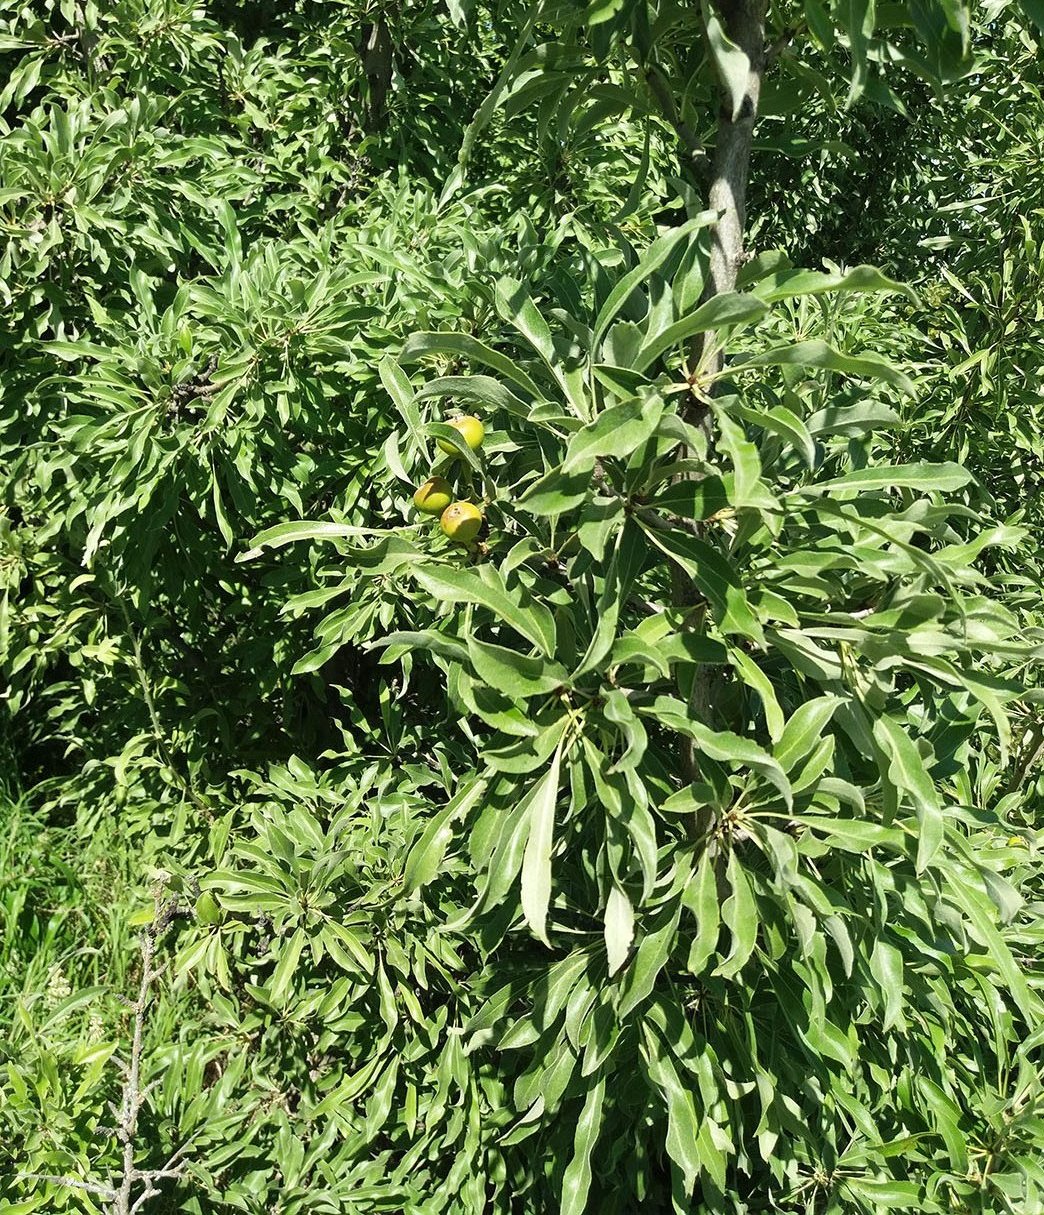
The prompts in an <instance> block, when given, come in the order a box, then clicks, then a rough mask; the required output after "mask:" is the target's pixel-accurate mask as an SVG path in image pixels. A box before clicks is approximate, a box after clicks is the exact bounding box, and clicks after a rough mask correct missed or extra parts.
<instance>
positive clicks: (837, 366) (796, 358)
mask: <svg viewBox="0 0 1044 1215" xmlns="http://www.w3.org/2000/svg"><path fill="white" fill-rule="evenodd" d="M734 366H735V367H736V369H737V370H746V369H747V368H748V367H788V366H796V367H818V368H821V369H823V370H824V371H836V372H839V373H840V374H842V375H851V376H859V377H862V378H865V379H871V380H883V381H884V382H885V383H886V384H891V386H892V387H893V388H895V389H897V390H898V391H899V392H902V393H905V394H906V395H907V396H913V395H914V393H915V389H914V386H913V384H912V383H911V381H910V377H909V376H908V375H906V373H905V372H902V371H900V370H899V368H898V367H893V366H892V364H891V363H890V362H889V361H888V360H887V359H883V358H881V357H880V356H879V355H871V354H864V355H862V356H860V357H858V358H857V357H855V356H854V355H848V354H841V353H840V352H839V351H837V350H834V349H833V348H832V347H830V346H828V345H827V344H826V342H821V341H810V342H795V343H794V344H793V345H790V346H778V347H776V348H775V349H774V350H767V351H765V353H764V354H754V355H749V356H745V357H743V358H742V359H737V360H736V362H735V364H734Z"/></svg>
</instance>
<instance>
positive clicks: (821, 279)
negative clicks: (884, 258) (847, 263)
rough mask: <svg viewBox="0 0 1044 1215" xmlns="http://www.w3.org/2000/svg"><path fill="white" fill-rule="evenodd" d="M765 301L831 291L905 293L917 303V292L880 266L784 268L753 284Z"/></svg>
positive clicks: (755, 290) (911, 300)
mask: <svg viewBox="0 0 1044 1215" xmlns="http://www.w3.org/2000/svg"><path fill="white" fill-rule="evenodd" d="M751 290H752V291H753V293H754V294H755V295H756V296H758V298H759V299H763V300H764V301H765V303H767V304H771V303H774V302H775V301H776V300H783V299H793V298H795V297H797V296H805V295H823V294H825V293H826V292H828V291H885V292H901V293H902V294H903V295H905V296H906V297H907V299H909V300H910V302H911V303H912V304H913V305H914V306H917V305H918V304H919V303H920V301H919V300H918V298H917V294H916V292H915V291H914V290H913V288H912V287H910V286H908V285H907V284H906V283H897V282H895V281H894V280H893V279H890V278H888V276H887V275H885V274H882V273H881V271H880V270H878V269H877V267H876V266H855V267H853V269H851V270H848V271H846V272H845V273H844V274H823V273H822V272H821V271H818V270H790V269H788V270H781V271H779V272H777V273H776V274H769V275H766V276H765V277H764V278H760V279H758V280H757V282H756V283H754V284H753V285H752V287H751Z"/></svg>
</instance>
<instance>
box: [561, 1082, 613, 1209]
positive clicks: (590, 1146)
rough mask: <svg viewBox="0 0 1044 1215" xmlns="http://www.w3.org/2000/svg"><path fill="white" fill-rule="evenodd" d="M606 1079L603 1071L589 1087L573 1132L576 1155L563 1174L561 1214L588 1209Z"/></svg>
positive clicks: (574, 1152)
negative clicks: (593, 1154)
mask: <svg viewBox="0 0 1044 1215" xmlns="http://www.w3.org/2000/svg"><path fill="white" fill-rule="evenodd" d="M605 1083H606V1081H605V1076H604V1074H603V1075H601V1076H599V1077H598V1079H597V1080H596V1081H595V1082H594V1084H593V1085H592V1086H591V1087H590V1089H588V1092H587V1097H586V1098H585V1100H584V1108H583V1109H582V1110H581V1111H580V1117H579V1118H578V1119H577V1123H576V1132H575V1134H574V1136H573V1156H572V1159H571V1160H570V1161H569V1164H568V1165H566V1170H565V1173H564V1174H563V1176H562V1196H561V1205H560V1207H559V1215H584V1212H585V1211H586V1210H587V1196H588V1193H589V1192H590V1189H591V1155H592V1153H593V1152H594V1149H595V1145H596V1144H597V1142H598V1133H599V1131H600V1130H601V1128H602V1104H603V1101H604V1100H605Z"/></svg>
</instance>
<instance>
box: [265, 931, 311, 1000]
mask: <svg viewBox="0 0 1044 1215" xmlns="http://www.w3.org/2000/svg"><path fill="white" fill-rule="evenodd" d="M307 942H308V935H307V933H306V932H305V930H304V929H303V928H298V929H296V930H295V931H294V935H293V936H292V937H291V938H290V940H289V941H283V942H281V947H280V949H279V961H278V962H277V963H276V968H275V973H274V974H273V975H272V982H271V986H270V987H269V991H268V998H269V1000H270V1001H271V1002H272V1003H273V1004H275V1005H277V1006H278V1005H279V1004H280V1003H281V1002H282V999H283V997H284V996H285V995H286V993H287V992H288V991H289V990H290V984H291V983H292V982H293V979H294V974H295V973H296V971H297V964H298V962H299V961H300V959H301V951H302V950H303V949H304V947H305V945H306V944H307Z"/></svg>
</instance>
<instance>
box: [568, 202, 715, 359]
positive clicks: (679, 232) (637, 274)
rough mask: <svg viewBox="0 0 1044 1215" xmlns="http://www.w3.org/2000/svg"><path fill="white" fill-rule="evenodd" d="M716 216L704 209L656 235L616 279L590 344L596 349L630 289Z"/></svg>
mask: <svg viewBox="0 0 1044 1215" xmlns="http://www.w3.org/2000/svg"><path fill="white" fill-rule="evenodd" d="M714 218H715V213H714V212H713V211H703V212H701V213H700V214H699V215H696V216H694V217H693V218H692V219H690V220H687V221H686V222H685V223H684V224H680V225H679V226H678V227H677V228H672V229H671V230H670V231H669V232H667V233H666V234H665V235H664V236H661V237H658V238H657V239H656V240H654V241H653V243H652V244H651V245H650V246H649V248H648V249H646V251H645V252H644V253H643V254H642V256H641V258H640V259H639V261H638V264H637V265H636V266H635V267H634V269H633V270H630V271H628V273H627V274H625V275H624V276H623V278H621V279H619V280H618V281H617V283H616V285H615V286H614V287H613V289H612V291H610V293H609V296H608V298H607V299H606V301H605V303H604V304H603V305H602V307H601V309H600V310H599V313H598V316H597V317H596V318H595V323H594V331H593V334H592V337H591V347H592V349H594V350H597V349H598V347H599V346H600V344H601V341H602V338H603V337H605V332H606V330H607V329H608V328H609V326H610V324H611V323H612V321H613V319H614V318H615V317H616V315H617V314H618V313H619V311H620V309H621V308H622V307H623V306H624V304H626V303H627V300H628V299H629V297H630V296H631V293H632V292H633V291H634V290H635V288H636V287H639V286H640V285H641V284H642V283H643V282H645V280H646V279H647V278H649V277H650V276H651V275H652V274H655V272H656V271H657V270H658V269H659V268H660V267H661V266H662V265H663V263H664V262H665V261H666V260H667V259H668V258H669V257H670V255H671V254H672V253H673V252H674V250H675V249H676V248H677V247H678V246H679V244H680V243H681V242H682V241H684V240H687V238H688V237H689V236H691V235H692V233H693V232H695V231H696V230H697V229H698V228H703V227H706V226H707V225H708V224H710V223H712V222H713V220H714Z"/></svg>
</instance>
